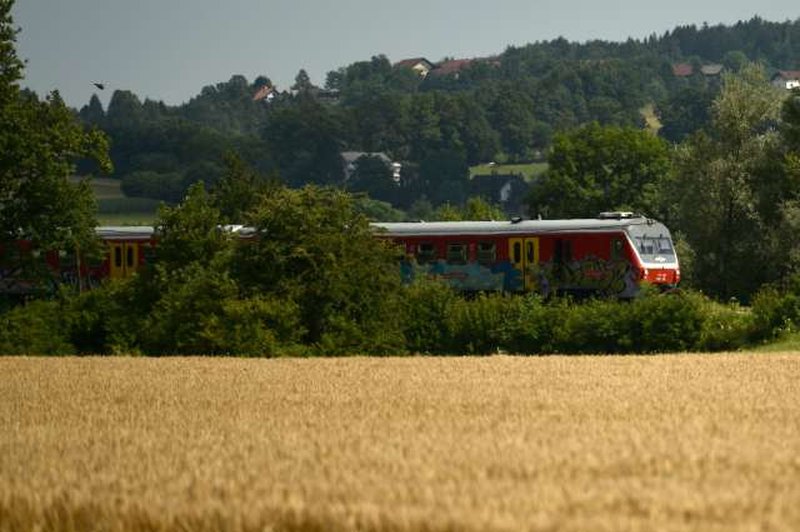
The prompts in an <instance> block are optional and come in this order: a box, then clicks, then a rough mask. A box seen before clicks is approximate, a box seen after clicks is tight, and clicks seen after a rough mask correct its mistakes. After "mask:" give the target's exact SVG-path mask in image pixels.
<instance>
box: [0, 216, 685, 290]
mask: <svg viewBox="0 0 800 532" xmlns="http://www.w3.org/2000/svg"><path fill="white" fill-rule="evenodd" d="M372 227H373V229H374V230H375V232H376V235H377V236H378V237H379V238H390V239H392V240H393V241H394V242H396V243H397V244H399V245H400V246H401V248H402V249H403V250H404V251H405V259H404V260H403V261H402V263H401V266H400V271H401V274H402V276H403V279H404V280H405V281H407V282H410V281H411V280H413V279H414V278H417V277H420V276H422V277H429V278H436V279H441V280H444V281H446V282H448V283H449V284H451V285H452V286H453V287H455V288H456V289H458V290H461V291H466V292H470V291H505V292H539V293H541V294H543V295H545V296H547V295H551V294H563V293H567V294H574V295H590V294H591V295H605V296H612V297H620V298H629V297H633V296H635V295H636V293H637V292H638V290H639V288H640V286H641V283H642V282H648V283H651V284H654V285H657V286H660V287H663V288H671V287H674V286H676V285H677V283H678V281H679V280H680V270H679V267H678V259H677V257H676V255H675V251H674V249H673V246H672V239H671V237H670V234H669V230H668V229H667V228H666V227H665V226H664V225H663V224H661V223H660V222H657V221H655V220H652V219H649V218H645V217H642V216H634V215H632V214H630V213H604V214H603V215H601V216H599V217H598V218H596V219H574V220H521V219H515V220H511V221H505V222H431V223H426V222H403V223H373V224H372ZM224 229H225V230H227V231H231V232H232V233H236V234H237V235H239V237H240V238H245V239H246V238H251V237H252V236H253V234H252V231H251V230H250V229H249V228H246V227H242V226H227V227H225V228H224ZM97 235H98V237H99V238H100V240H102V241H103V242H104V244H105V251H106V252H105V254H104V255H103V256H102V257H100V258H99V259H97V260H84V259H82V258H81V257H80V255H78V254H76V253H75V252H74V251H49V252H45V253H43V254H42V256H41V257H40V258H38V262H39V263H41V265H42V268H40V269H42V270H43V271H46V272H49V273H48V274H47V275H45V276H43V278H47V283H46V286H44V288H43V285H42V283H41V282H36V281H35V280H33V279H30V278H25V277H23V276H21V275H20V271H22V270H20V269H19V268H18V267H19V264H20V257H23V258H24V257H30V255H31V254H30V253H29V252H28V250H29V248H31V247H32V246H31V245H30V243H29V242H25V241H20V242H18V243H17V245H16V246H14V249H15V250H16V249H17V248H18V249H19V250H20V251H19V252H14V253H9V252H10V251H14V250H10V249H6V250H5V251H4V250H0V258H4V259H10V260H5V262H3V261H0V293H5V294H25V293H31V294H32V293H35V292H41V291H42V289H47V286H50V287H51V288H54V286H55V284H57V283H64V284H72V285H74V286H76V287H77V288H79V289H84V288H91V287H93V286H96V285H98V284H99V283H100V282H102V281H103V280H104V279H109V278H110V279H120V278H126V277H130V276H132V275H134V274H135V273H136V272H137V271H138V270H139V269H140V268H141V267H142V266H143V265H144V264H145V263H147V262H148V261H149V260H151V256H152V255H153V254H154V253H155V246H156V244H157V235H156V234H155V231H154V229H153V228H152V227H143V226H141V227H126V226H119V227H98V228H97ZM32 260H36V259H35V258H34V259H32ZM6 263H7V264H6ZM15 268H16V269H15Z"/></svg>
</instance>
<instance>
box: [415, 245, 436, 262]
mask: <svg viewBox="0 0 800 532" xmlns="http://www.w3.org/2000/svg"><path fill="white" fill-rule="evenodd" d="M437 258H438V257H437V256H436V246H434V245H433V244H431V243H424V244H420V245H419V247H418V248H417V262H418V263H420V264H427V263H429V262H436V259H437Z"/></svg>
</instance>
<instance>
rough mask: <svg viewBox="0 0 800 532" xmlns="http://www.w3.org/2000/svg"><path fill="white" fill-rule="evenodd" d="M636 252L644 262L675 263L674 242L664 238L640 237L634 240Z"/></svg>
mask: <svg viewBox="0 0 800 532" xmlns="http://www.w3.org/2000/svg"><path fill="white" fill-rule="evenodd" d="M634 241H635V242H636V250H637V251H638V252H639V255H640V256H641V257H642V260H643V261H644V262H663V263H672V262H675V250H674V249H672V241H671V240H670V239H669V238H667V237H664V236H640V237H636V238H634Z"/></svg>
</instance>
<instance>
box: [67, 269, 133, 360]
mask: <svg viewBox="0 0 800 532" xmlns="http://www.w3.org/2000/svg"><path fill="white" fill-rule="evenodd" d="M138 303H139V302H138V301H137V297H136V292H135V287H134V284H133V282H132V281H130V280H120V281H108V282H106V283H104V284H103V285H102V286H100V287H98V288H95V289H93V290H90V291H88V292H84V293H82V294H76V295H73V296H71V297H69V298H68V305H67V308H66V309H65V311H66V312H67V314H66V316H65V317H66V319H67V323H68V331H69V339H70V342H71V343H72V344H73V345H74V346H75V349H76V350H77V351H78V352H79V353H85V354H98V355H99V354H133V353H136V352H138V338H139V336H140V335H141V332H142V322H143V316H142V312H141V309H139V306H138Z"/></svg>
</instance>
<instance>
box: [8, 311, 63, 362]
mask: <svg viewBox="0 0 800 532" xmlns="http://www.w3.org/2000/svg"><path fill="white" fill-rule="evenodd" d="M63 310H64V309H63V306H62V303H61V302H60V301H32V302H30V303H26V304H24V305H20V306H17V307H15V308H13V309H12V310H10V311H8V312H6V313H5V314H2V315H0V355H69V354H73V353H74V352H75V348H74V347H73V346H72V344H70V342H69V339H68V332H67V329H68V325H67V321H66V320H65V319H64V315H63Z"/></svg>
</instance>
